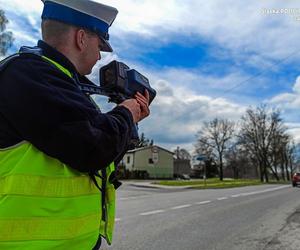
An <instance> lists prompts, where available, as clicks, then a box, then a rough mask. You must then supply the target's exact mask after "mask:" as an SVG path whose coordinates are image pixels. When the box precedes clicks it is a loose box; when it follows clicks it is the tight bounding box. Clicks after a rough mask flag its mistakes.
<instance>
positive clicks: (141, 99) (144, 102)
mask: <svg viewBox="0 0 300 250" xmlns="http://www.w3.org/2000/svg"><path fill="white" fill-rule="evenodd" d="M134 97H135V99H136V100H137V102H138V104H140V107H141V116H140V120H143V119H144V118H145V117H147V116H148V115H149V114H150V110H149V100H150V97H149V92H148V91H147V90H145V95H142V94H141V93H140V92H137V93H136V94H135V96H134Z"/></svg>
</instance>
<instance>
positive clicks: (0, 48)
mask: <svg viewBox="0 0 300 250" xmlns="http://www.w3.org/2000/svg"><path fill="white" fill-rule="evenodd" d="M7 23H8V20H7V18H6V16H5V13H4V11H3V10H0V56H4V55H5V54H6V53H7V50H8V49H9V48H10V47H11V46H12V44H13V41H14V38H13V34H12V32H10V31H5V30H6V24H7Z"/></svg>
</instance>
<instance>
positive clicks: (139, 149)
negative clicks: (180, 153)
mask: <svg viewBox="0 0 300 250" xmlns="http://www.w3.org/2000/svg"><path fill="white" fill-rule="evenodd" d="M153 147H156V148H158V149H160V150H163V151H166V152H167V153H169V154H172V155H174V153H173V152H171V151H169V150H167V149H165V148H162V147H160V146H157V145H153V146H146V147H142V148H135V149H132V150H129V151H127V153H135V152H138V151H143V150H147V149H151V148H153Z"/></svg>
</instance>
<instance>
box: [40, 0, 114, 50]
mask: <svg viewBox="0 0 300 250" xmlns="http://www.w3.org/2000/svg"><path fill="white" fill-rule="evenodd" d="M42 1H43V3H44V10H43V13H42V19H52V20H56V21H60V22H63V23H68V24H71V25H74V26H78V27H82V28H86V29H88V30H90V31H92V32H95V33H96V34H97V35H98V36H99V37H100V38H101V40H102V41H103V43H104V46H103V49H102V51H107V52H112V48H111V46H110V44H109V43H108V40H109V34H108V29H109V27H110V26H111V25H112V23H113V21H114V20H115V18H116V16H117V14H118V10H117V9H116V8H113V7H111V6H107V5H104V4H101V3H97V2H95V1H90V0H75V1H74V0H42Z"/></svg>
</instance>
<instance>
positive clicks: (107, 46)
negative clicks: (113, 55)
mask: <svg viewBox="0 0 300 250" xmlns="http://www.w3.org/2000/svg"><path fill="white" fill-rule="evenodd" d="M100 39H101V41H102V42H103V47H102V49H101V51H104V52H113V49H112V47H111V46H110V44H109V42H108V41H107V40H105V39H103V38H102V37H100Z"/></svg>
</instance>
